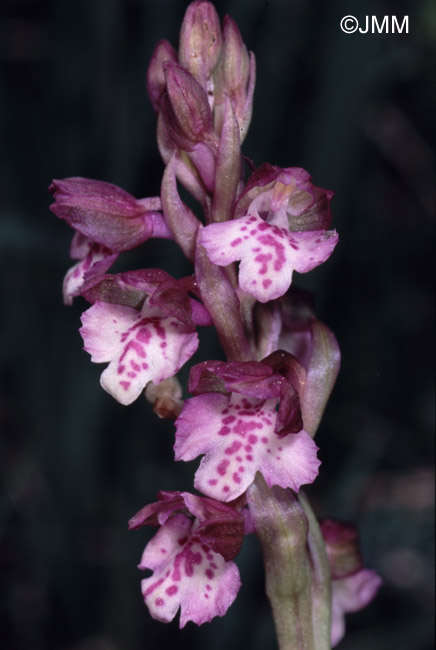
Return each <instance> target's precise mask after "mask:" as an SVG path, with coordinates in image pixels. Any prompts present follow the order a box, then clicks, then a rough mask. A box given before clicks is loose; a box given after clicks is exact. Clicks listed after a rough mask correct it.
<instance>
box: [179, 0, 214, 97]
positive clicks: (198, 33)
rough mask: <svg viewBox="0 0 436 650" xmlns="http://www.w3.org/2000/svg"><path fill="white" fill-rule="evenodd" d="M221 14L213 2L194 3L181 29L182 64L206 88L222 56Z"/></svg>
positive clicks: (180, 50)
mask: <svg viewBox="0 0 436 650" xmlns="http://www.w3.org/2000/svg"><path fill="white" fill-rule="evenodd" d="M221 47H222V37H221V27H220V22H219V18H218V14H217V12H216V10H215V7H214V6H213V5H212V4H211V3H210V2H203V0H198V1H197V2H192V3H191V4H190V5H189V7H188V8H187V10H186V13H185V17H184V19H183V23H182V28H181V30H180V44H179V61H180V63H181V64H182V65H183V66H184V67H185V68H186V69H187V70H189V72H190V73H191V74H192V75H193V76H194V77H195V78H196V79H197V81H198V82H199V83H200V84H201V85H202V86H203V88H206V85H207V79H208V78H209V77H210V76H211V75H212V73H213V70H214V69H215V66H216V64H217V62H218V59H219V56H220V54H221Z"/></svg>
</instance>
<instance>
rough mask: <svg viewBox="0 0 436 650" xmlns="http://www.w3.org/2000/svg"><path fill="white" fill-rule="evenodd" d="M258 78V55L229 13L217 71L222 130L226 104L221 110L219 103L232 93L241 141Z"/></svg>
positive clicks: (217, 116) (247, 124)
mask: <svg viewBox="0 0 436 650" xmlns="http://www.w3.org/2000/svg"><path fill="white" fill-rule="evenodd" d="M255 78H256V69H255V60H254V55H253V53H251V54H249V53H248V52H247V48H246V46H245V44H244V42H243V40H242V37H241V33H240V31H239V28H238V26H237V24H236V23H235V21H234V20H233V19H232V18H230V16H226V17H225V18H224V25H223V49H222V53H221V59H220V61H219V64H218V68H217V73H216V88H215V97H216V101H215V103H216V105H217V115H216V127H217V128H218V131H220V124H221V121H222V115H221V112H222V108H221V110H220V109H219V108H218V106H222V104H223V103H224V98H225V96H229V97H230V99H231V101H232V105H233V109H234V111H235V114H236V117H237V119H238V122H239V127H240V132H241V133H240V135H241V141H243V140H244V138H245V135H246V133H247V131H248V127H249V125H250V121H251V113H252V108H253V93H254V85H255Z"/></svg>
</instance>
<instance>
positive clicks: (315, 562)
mask: <svg viewBox="0 0 436 650" xmlns="http://www.w3.org/2000/svg"><path fill="white" fill-rule="evenodd" d="M298 501H299V502H300V505H301V506H302V508H303V510H304V514H305V515H306V517H307V521H308V523H309V533H308V536H307V542H308V545H309V551H310V557H311V561H312V621H313V633H314V639H315V648H316V650H329V649H330V629H331V574H330V565H329V561H328V557H327V553H326V548H325V542H324V538H323V536H322V533H321V529H320V527H319V524H318V520H317V518H316V517H315V514H314V512H313V510H312V508H311V506H310V503H309V501H308V499H307V497H306V495H305V494H304V493H303V492H301V491H300V492H299V493H298Z"/></svg>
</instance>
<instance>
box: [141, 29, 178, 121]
mask: <svg viewBox="0 0 436 650" xmlns="http://www.w3.org/2000/svg"><path fill="white" fill-rule="evenodd" d="M165 61H177V53H176V51H175V49H174V48H173V46H172V45H171V43H169V42H168V41H167V40H165V39H162V40H161V41H159V42H158V43H157V44H156V47H155V48H154V51H153V55H152V57H151V61H150V65H149V66H148V70H147V92H148V94H149V97H150V100H151V103H152V104H153V108H154V110H155V111H156V112H158V111H159V107H160V100H161V98H162V95H163V93H164V91H165V75H164V71H163V68H162V64H163V63H164V62H165Z"/></svg>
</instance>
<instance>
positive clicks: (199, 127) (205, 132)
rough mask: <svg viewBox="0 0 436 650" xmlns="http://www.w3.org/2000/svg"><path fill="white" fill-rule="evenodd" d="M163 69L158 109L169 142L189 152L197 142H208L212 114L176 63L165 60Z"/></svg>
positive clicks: (194, 83)
mask: <svg viewBox="0 0 436 650" xmlns="http://www.w3.org/2000/svg"><path fill="white" fill-rule="evenodd" d="M163 69H164V72H165V79H166V92H165V93H164V95H163V97H162V100H161V108H162V113H163V117H164V120H165V125H166V127H167V129H168V132H169V134H170V136H171V138H172V140H173V141H174V142H175V144H176V145H177V146H178V147H180V148H181V149H183V150H184V151H192V150H193V149H194V147H195V145H196V144H199V143H205V144H210V143H212V141H213V140H214V139H215V135H214V132H213V125H212V112H211V110H210V107H209V102H208V100H207V95H206V93H205V91H204V90H203V88H202V87H201V86H200V84H199V83H198V81H196V80H195V79H194V77H193V76H192V75H191V74H190V73H189V72H188V70H186V69H185V68H183V67H182V66H181V65H179V64H178V63H173V62H169V61H167V62H165V63H164V64H163Z"/></svg>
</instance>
